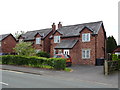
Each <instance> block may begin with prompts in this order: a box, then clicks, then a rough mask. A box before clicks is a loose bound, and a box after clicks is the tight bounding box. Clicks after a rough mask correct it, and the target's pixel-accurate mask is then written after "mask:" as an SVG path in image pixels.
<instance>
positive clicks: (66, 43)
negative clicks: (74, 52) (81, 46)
mask: <svg viewBox="0 0 120 90" xmlns="http://www.w3.org/2000/svg"><path fill="white" fill-rule="evenodd" d="M77 41H78V40H75V39H73V40H62V41H61V42H60V43H59V44H57V46H56V47H55V49H65V48H66V49H70V48H73V47H74V45H75V44H76V43H77Z"/></svg>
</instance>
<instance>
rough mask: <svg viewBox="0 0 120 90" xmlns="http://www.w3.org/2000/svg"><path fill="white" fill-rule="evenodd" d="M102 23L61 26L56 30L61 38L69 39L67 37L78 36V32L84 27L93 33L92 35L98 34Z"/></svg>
mask: <svg viewBox="0 0 120 90" xmlns="http://www.w3.org/2000/svg"><path fill="white" fill-rule="evenodd" d="M102 23H103V22H102V21H98V22H90V23H83V24H76V25H68V26H62V27H61V28H59V29H57V30H56V31H58V32H59V33H60V34H62V37H69V36H78V35H80V32H81V31H82V30H83V29H84V28H85V27H86V28H88V29H89V30H91V31H92V32H93V34H98V31H99V29H100V26H101V25H102Z"/></svg>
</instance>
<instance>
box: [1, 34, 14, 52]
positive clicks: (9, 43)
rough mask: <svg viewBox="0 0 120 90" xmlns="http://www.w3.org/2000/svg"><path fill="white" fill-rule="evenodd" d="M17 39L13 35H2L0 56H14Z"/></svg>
mask: <svg viewBox="0 0 120 90" xmlns="http://www.w3.org/2000/svg"><path fill="white" fill-rule="evenodd" d="M15 45H16V39H15V37H14V36H13V35H12V34H2V35H0V54H13V53H14V50H13V48H14V47H15Z"/></svg>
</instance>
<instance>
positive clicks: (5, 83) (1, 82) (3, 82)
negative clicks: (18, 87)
mask: <svg viewBox="0 0 120 90" xmlns="http://www.w3.org/2000/svg"><path fill="white" fill-rule="evenodd" d="M0 83H1V84H3V85H6V86H8V84H7V83H4V82H0Z"/></svg>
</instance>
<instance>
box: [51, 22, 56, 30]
mask: <svg viewBox="0 0 120 90" xmlns="http://www.w3.org/2000/svg"><path fill="white" fill-rule="evenodd" d="M52 30H53V31H55V30H56V25H55V23H53V24H52Z"/></svg>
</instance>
